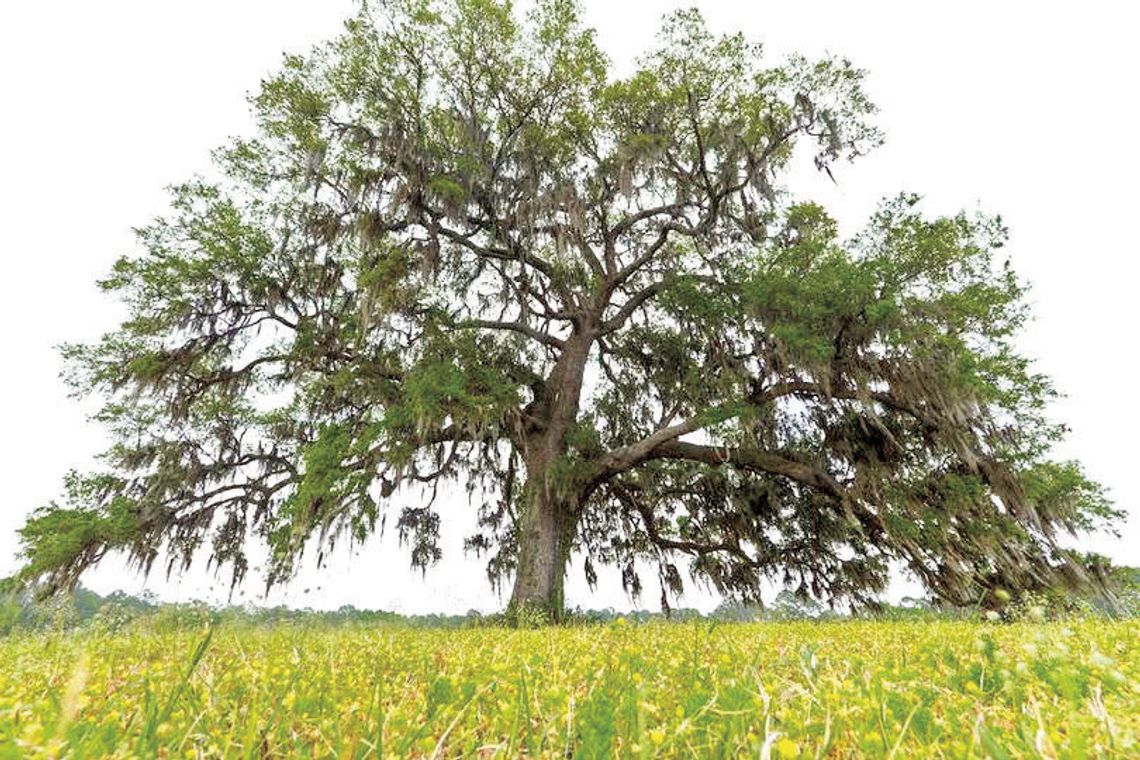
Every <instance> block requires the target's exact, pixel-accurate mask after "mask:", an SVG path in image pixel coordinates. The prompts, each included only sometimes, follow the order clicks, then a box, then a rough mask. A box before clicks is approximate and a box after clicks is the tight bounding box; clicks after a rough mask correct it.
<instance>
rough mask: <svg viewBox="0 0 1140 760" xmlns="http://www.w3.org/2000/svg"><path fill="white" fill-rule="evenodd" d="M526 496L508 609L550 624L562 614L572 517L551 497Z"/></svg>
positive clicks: (572, 511)
mask: <svg viewBox="0 0 1140 760" xmlns="http://www.w3.org/2000/svg"><path fill="white" fill-rule="evenodd" d="M543 490H545V489H543V488H541V487H539V488H537V489H536V491H538V493H535V494H533V495H531V496H530V498H529V499H528V505H527V509H526V511H525V512H524V513H523V515H522V516H521V519H520V521H519V526H518V533H517V535H518V569H517V573H516V575H515V586H514V590H513V591H512V592H511V601H510V607H509V609H511V610H513V611H515V612H519V611H522V610H524V609H535V610H538V611H540V612H542V613H543V614H545V615H546V616H547V617H548V618H549V619H551V620H558V619H559V618H561V617H562V614H563V612H564V610H565V602H566V599H565V594H564V581H565V579H566V565H567V563H568V562H569V560H570V550H571V547H572V545H573V542H574V528H575V527H576V526H575V514H574V510H573V508H572V506H571V505H569V504H566V503H564V502H562V501H561V500H560V499H557V498H555V497H554V496H553V495H552V494H549V493H545V494H544V493H541V491H543Z"/></svg>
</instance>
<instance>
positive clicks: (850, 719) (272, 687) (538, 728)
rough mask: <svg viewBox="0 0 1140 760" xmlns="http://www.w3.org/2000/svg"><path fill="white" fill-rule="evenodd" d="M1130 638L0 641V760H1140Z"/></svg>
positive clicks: (1133, 630)
mask: <svg viewBox="0 0 1140 760" xmlns="http://www.w3.org/2000/svg"><path fill="white" fill-rule="evenodd" d="M1138 652H1140V624H1138V623H1136V622H1135V621H1131V622H1108V621H1104V620H1088V621H1068V622H1046V623H1014V624H985V623H976V622H961V621H959V622H953V621H947V622H929V621H926V622H907V621H901V622H899V621H896V622H875V621H842V622H818V621H817V622H775V623H773V622H768V623H751V624H715V623H710V622H708V621H691V622H687V623H673V624H667V623H651V624H646V625H638V624H632V623H627V622H626V621H625V620H624V619H619V620H617V621H615V622H614V623H611V624H608V625H583V626H577V627H563V628H547V629H538V630H509V629H503V628H497V627H475V628H468V629H463V630H440V629H413V628H407V627H399V626H391V625H385V624H376V623H372V624H349V625H341V626H333V625H329V624H304V623H290V622H285V623H279V624H276V625H273V626H266V625H241V624H234V623H229V624H222V625H220V626H215V627H209V626H205V627H197V626H187V625H185V621H177V620H174V619H163V618H161V617H157V618H150V619H141V620H136V621H132V622H131V623H129V624H128V625H126V626H124V627H122V628H120V629H119V630H114V626H107V627H105V628H103V629H100V627H99V626H89V627H87V628H85V629H83V630H79V631H71V632H58V633H51V632H43V631H41V632H37V633H34V634H31V633H28V634H14V635H12V636H9V637H8V638H6V639H0V758H23V757H36V756H54V755H61V754H62V755H67V756H73V757H102V756H113V757H138V756H160V757H163V756H165V757H187V758H191V757H241V758H262V757H284V756H289V757H293V756H299V757H337V758H363V757H385V758H386V757H458V756H464V757H492V756H499V757H519V756H534V757H539V756H542V757H555V756H560V757H571V756H572V757H583V758H596V757H610V756H619V757H652V756H686V757H693V756H699V757H737V756H752V757H762V758H788V757H853V756H870V757H898V758H902V757H916V756H936V757H937V756H946V757H971V756H972V757H994V758H1004V757H1047V758H1048V757H1082V756H1109V757H1135V756H1137V754H1138V753H1140V744H1138V739H1140V690H1138V686H1137V683H1138V679H1140V657H1138Z"/></svg>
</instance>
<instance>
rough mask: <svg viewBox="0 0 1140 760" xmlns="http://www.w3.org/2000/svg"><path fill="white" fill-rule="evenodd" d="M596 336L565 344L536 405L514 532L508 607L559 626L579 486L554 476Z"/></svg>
mask: <svg viewBox="0 0 1140 760" xmlns="http://www.w3.org/2000/svg"><path fill="white" fill-rule="evenodd" d="M594 336H595V333H594V332H593V331H592V330H586V331H583V332H577V333H575V334H574V335H573V336H572V337H571V338H569V339H567V341H566V344H565V348H564V350H563V351H562V355H561V356H560V357H559V359H558V362H557V364H556V365H555V366H554V369H553V370H552V371H551V373H550V376H549V377H548V378H547V380H546V384H545V390H544V392H543V395H542V397H541V398H539V399H536V403H535V407H534V410H533V414H534V415H535V416H536V417H537V418H538V419H539V420H540V421H541V424H540V425H539V426H538V429H537V430H536V431H535V432H534V434H533V435H531V436H530V437H529V438H527V440H526V441H525V443H524V445H523V458H524V460H525V462H526V478H527V482H526V492H525V498H524V504H525V505H526V507H525V509H524V511H523V514H522V515H520V516H519V521H518V525H517V526H516V529H517V534H516V535H517V538H518V568H517V573H516V575H515V588H514V591H513V592H511V601H510V606H509V607H508V609H509V610H510V611H512V612H513V613H514V614H516V615H517V614H518V613H520V612H523V611H525V610H526V609H528V608H529V609H535V610H537V611H539V612H541V613H542V614H543V615H544V616H545V617H546V618H548V619H549V620H558V619H559V618H561V617H562V614H563V612H564V608H565V598H564V595H563V582H564V580H565V577H566V565H567V563H568V562H569V561H570V550H571V548H572V547H573V544H574V536H575V530H576V528H577V519H578V500H577V492H576V486H577V485H580V484H573V483H568V482H558V478H557V476H555V475H554V473H552V471H551V470H552V467H554V465H555V464H556V462H557V461H558V460H559V458H560V457H562V456H563V455H564V454H565V453H566V441H565V434H566V431H567V430H568V429H569V427H570V425H571V424H573V422H574V420H575V418H576V417H577V414H578V401H579V399H580V397H581V394H582V378H583V375H584V373H585V368H586V361H587V359H588V357H589V355H590V346H591V344H592V343H593V340H594Z"/></svg>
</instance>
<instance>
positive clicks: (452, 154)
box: [22, 0, 1116, 614]
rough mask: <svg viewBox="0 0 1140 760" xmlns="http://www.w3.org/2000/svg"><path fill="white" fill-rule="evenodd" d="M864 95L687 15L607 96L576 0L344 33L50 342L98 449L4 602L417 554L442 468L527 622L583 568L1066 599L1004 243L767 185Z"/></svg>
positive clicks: (959, 220)
mask: <svg viewBox="0 0 1140 760" xmlns="http://www.w3.org/2000/svg"><path fill="white" fill-rule="evenodd" d="M862 79H863V74H862V72H861V71H859V70H857V69H855V68H852V66H851V65H850V64H849V63H848V62H847V61H844V60H838V59H825V60H820V61H809V60H805V59H802V58H792V59H790V60H787V61H785V62H782V63H780V64H773V63H769V62H767V61H766V60H765V59H764V58H763V56H762V51H761V49H760V47H759V46H757V45H754V44H751V43H750V42H748V41H747V40H746V39H745V38H744V37H743V36H740V35H734V36H726V37H719V36H714V35H712V34H711V33H709V32H708V31H707V30H706V28H705V26H704V24H703V22H702V20H701V18H700V16H699V14H697V13H696V12H692V11H690V12H682V13H676V14H674V15H672V16H669V17H668V18H667V19H666V21H665V23H664V26H663V29H662V31H661V33H660V35H659V43H658V46H657V48H656V49H655V50H654V51H652V52H651V53H649V54H647V55H645V56H644V57H642V58H641V59H640V61H639V63H638V65H637V67H636V70H635V71H634V73H632V74H631V75H630V76H628V77H625V78H618V77H615V76H614V75H613V74H612V73H611V72H610V68H609V63H608V62H607V59H606V57H605V56H604V55H603V54H602V52H601V51H600V50H599V49H598V48H597V46H596V44H595V40H594V36H593V34H592V32H591V31H590V30H589V29H586V28H584V27H583V26H582V24H581V22H580V19H579V13H578V9H577V8H576V6H575V5H574V4H573V3H572V2H570V1H569V0H543V1H542V2H538V3H537V4H536V6H535V7H534V9H533V10H532V11H531V12H529V13H528V14H526V16H525V17H524V18H520V17H519V16H518V15H517V14H515V13H514V12H513V11H512V10H511V7H510V5H509V3H507V2H502V1H500V0H450V1H448V2H444V1H443V0H438V1H437V0H400V1H399V2H395V1H393V2H384V3H379V4H377V5H376V7H373V8H368V7H365V8H363V9H362V10H361V12H360V13H359V15H358V16H357V17H356V18H354V19H353V20H352V21H351V22H350V23H348V25H347V28H346V32H345V33H344V34H343V35H342V36H341V37H339V38H338V39H336V40H334V41H332V42H331V43H329V44H327V45H325V46H323V47H320V48H318V49H316V50H314V51H313V52H311V53H310V54H309V55H306V56H304V57H287V58H286V60H285V62H284V65H283V67H282V69H281V71H280V73H279V74H277V75H276V76H275V77H273V78H272V79H270V80H268V81H266V82H264V83H263V85H262V87H261V89H260V91H259V93H258V94H256V95H255V96H254V97H253V98H252V106H253V110H254V113H255V115H256V120H257V124H258V129H257V133H256V136H254V137H253V138H251V139H244V140H238V141H236V142H234V143H233V144H232V145H230V146H228V147H226V148H225V149H223V150H220V151H219V152H218V154H217V166H218V169H219V170H218V172H217V177H216V178H215V179H212V180H210V181H207V180H199V181H194V182H190V183H187V184H184V185H181V186H179V187H177V188H175V189H174V193H173V195H174V197H173V204H172V211H171V213H170V214H169V215H167V216H165V217H164V218H161V219H159V220H157V221H156V222H154V223H153V224H151V225H150V226H148V227H146V228H143V229H141V230H140V231H139V237H140V239H141V242H142V247H143V249H144V250H142V251H141V252H140V253H139V254H137V255H131V256H127V257H125V258H122V259H121V260H120V261H119V262H118V263H117V264H116V265H115V267H114V269H113V271H112V272H111V274H110V276H109V277H108V278H107V279H106V280H105V281H103V283H102V286H103V287H104V288H105V289H106V290H108V291H110V292H112V293H114V294H117V295H118V296H119V297H120V298H121V299H122V300H123V301H124V302H125V304H126V306H127V307H128V309H129V317H128V318H127V320H126V321H125V322H123V323H122V325H121V326H120V327H119V328H118V329H117V330H115V331H114V332H112V333H110V334H108V335H106V336H105V337H104V338H103V340H102V341H101V342H98V343H96V344H94V345H80V346H72V347H68V348H67V349H66V351H65V353H66V356H67V359H68V360H69V367H70V369H71V371H72V375H73V380H74V382H75V384H76V387H77V388H78V389H79V390H80V391H82V392H83V393H94V394H98V395H99V396H100V397H101V398H102V399H103V400H104V404H103V406H102V410H101V412H100V413H99V414H98V419H99V420H100V421H101V422H103V423H105V424H106V425H107V427H108V429H109V430H110V431H111V433H112V434H113V436H114V439H115V443H114V445H113V446H112V447H111V448H110V450H109V451H107V452H106V454H105V456H104V458H103V464H104V467H103V468H102V469H101V471H99V472H95V473H91V474H85V475H79V474H76V475H73V476H71V477H70V478H69V480H68V482H67V501H66V502H65V503H64V504H53V505H51V506H49V507H47V508H45V509H42V510H40V511H39V512H37V513H35V514H34V515H33V517H32V518H31V519H30V520H29V521H28V523H27V525H26V527H25V528H24V529H23V531H22V537H23V541H24V547H25V554H26V559H27V562H26V565H25V569H24V571H23V573H22V577H23V578H24V579H26V580H33V579H35V580H40V581H46V582H47V585H48V587H50V588H57V587H64V586H67V585H71V584H74V583H75V582H76V581H77V579H78V577H79V575H80V573H81V572H82V571H83V570H85V569H86V568H88V567H89V566H91V565H92V564H93V563H95V562H97V561H98V560H99V559H100V558H101V557H103V556H104V555H105V554H106V553H107V552H108V551H125V552H127V553H128V554H129V556H130V557H132V558H133V559H134V560H136V561H137V562H138V563H139V564H140V565H142V566H143V567H145V568H149V567H150V566H151V564H152V563H153V562H154V561H155V559H156V558H158V557H159V556H164V553H165V556H166V557H167V558H168V559H169V562H170V563H171V567H172V568H175V569H176V568H177V567H179V566H183V565H188V564H189V563H190V562H191V559H192V558H193V557H195V556H197V555H199V554H200V553H201V554H206V555H208V556H209V557H210V558H211V561H212V562H213V563H216V564H217V565H218V566H228V567H229V568H231V569H232V572H233V579H234V581H235V582H237V581H239V580H241V578H242V577H243V576H244V575H245V574H246V572H247V569H248V564H249V560H248V559H247V547H248V545H249V542H250V541H251V540H255V539H260V540H262V541H263V542H264V543H265V545H267V547H268V550H269V555H270V558H271V561H270V564H269V567H268V570H267V576H268V577H267V580H268V581H269V582H270V583H273V582H277V581H280V580H283V579H286V578H288V577H289V576H290V575H291V573H292V572H293V570H294V568H295V566H296V562H297V560H298V558H299V557H300V555H301V553H302V551H303V550H304V549H305V548H306V547H308V548H310V550H314V549H315V550H316V551H318V552H320V553H324V552H325V551H327V550H329V549H330V548H331V547H332V546H333V545H334V543H335V542H336V541H337V540H338V538H341V537H347V538H349V539H350V540H351V541H353V542H360V541H364V540H365V539H366V538H367V537H368V536H369V535H370V534H371V533H373V532H374V531H375V530H376V529H377V528H378V527H380V526H382V525H383V524H384V515H385V510H386V509H388V507H389V505H395V506H396V508H398V509H399V510H400V511H399V513H398V520H397V521H396V528H397V530H398V531H399V533H400V535H401V537H402V538H403V539H404V540H405V542H407V543H408V544H409V545H410V548H411V555H412V561H413V563H414V564H415V565H417V566H425V567H426V566H427V565H430V564H432V563H433V562H435V561H436V560H438V559H439V557H440V550H439V548H438V545H437V537H438V527H439V520H440V516H439V514H438V512H437V511H436V508H437V507H438V506H439V505H438V504H437V503H436V499H434V498H432V497H430V496H425V495H424V494H425V493H426V494H429V495H430V494H433V493H435V489H436V488H437V486H439V485H440V484H441V483H444V482H445V481H455V482H458V483H462V484H465V485H466V487H467V490H468V493H469V494H470V500H469V503H470V508H471V509H473V510H477V512H478V526H479V528H478V533H477V534H476V535H472V536H471V537H470V538H469V540H468V548H469V549H470V550H473V551H475V552H478V553H480V554H483V555H484V556H485V557H486V558H487V560H488V570H489V574H490V577H491V579H492V580H493V581H496V582H498V581H501V580H508V579H510V578H512V577H513V583H514V587H513V592H512V595H511V603H512V605H513V606H514V607H516V608H517V607H519V606H522V605H539V606H541V607H543V608H546V609H547V610H548V611H550V612H552V613H554V614H558V612H559V611H560V610H561V608H562V605H563V592H562V589H563V579H564V576H565V574H566V568H567V565H568V560H569V558H570V557H571V555H572V554H573V553H575V552H579V553H581V555H583V556H584V557H585V572H586V574H587V576H588V577H589V578H590V579H591V580H593V579H594V578H595V574H594V573H595V571H594V568H595V566H597V565H599V564H605V565H618V566H620V567H621V568H622V577H623V579H624V582H625V583H626V585H627V587H628V588H629V589H630V590H632V591H638V590H640V587H641V579H640V577H639V575H638V568H639V567H640V568H646V567H654V568H656V572H657V575H658V579H659V582H660V587H661V594H662V598H663V600H665V602H666V603H668V602H667V600H668V599H669V597H670V596H671V595H673V594H674V593H675V592H678V591H679V590H680V589H681V586H682V575H683V572H684V571H685V570H686V567H685V563H684V562H681V564H680V567H678V564H677V563H678V558H681V559H684V558H685V556H686V555H687V557H688V568H687V569H688V571H689V572H691V573H692V575H693V576H694V577H696V578H699V579H702V580H706V581H708V582H710V583H711V584H712V585H713V586H715V587H716V588H717V589H719V590H720V591H721V592H724V593H726V594H731V595H736V596H739V597H744V598H746V599H754V598H755V597H756V595H757V594H758V588H759V583H760V581H761V580H762V579H764V578H770V579H773V580H775V581H777V582H778V583H780V584H783V585H785V586H787V587H790V588H793V589H796V590H797V591H798V592H800V593H802V594H809V595H812V596H816V597H823V598H828V599H831V600H835V599H847V600H849V601H853V602H867V601H870V600H872V599H873V598H874V596H875V594H876V593H877V592H879V591H881V590H882V588H883V587H884V584H885V582H886V580H887V578H888V570H889V568H890V567H891V566H892V565H893V564H902V565H904V566H905V567H906V568H908V569H909V571H910V572H911V573H913V574H914V575H915V576H917V577H918V578H919V579H920V580H921V581H922V582H923V583H924V584H925V585H926V586H927V587H928V589H929V590H930V591H931V592H932V593H933V594H935V595H936V596H938V597H940V598H942V599H946V600H949V601H952V602H958V603H964V602H970V601H973V600H977V599H979V598H981V597H983V596H985V595H986V594H989V593H993V592H994V591H995V590H996V589H999V588H1001V589H1005V590H1006V591H1010V592H1017V591H1020V590H1024V589H1033V588H1039V587H1041V586H1044V585H1054V584H1056V583H1059V582H1064V583H1079V582H1081V581H1082V579H1083V578H1084V577H1085V573H1084V569H1085V568H1083V567H1082V565H1081V564H1080V563H1079V562H1075V561H1074V560H1073V557H1071V556H1070V555H1069V554H1068V553H1067V552H1066V551H1064V550H1063V549H1062V548H1061V546H1060V545H1059V544H1058V540H1059V536H1061V535H1063V534H1065V533H1073V532H1080V531H1083V530H1087V529H1091V528H1093V527H1096V526H1097V524H1099V523H1101V522H1103V521H1109V520H1111V519H1112V518H1113V517H1114V516H1115V515H1116V513H1115V512H1114V511H1113V510H1112V509H1111V508H1110V507H1109V505H1108V504H1107V502H1106V501H1105V499H1104V498H1103V496H1102V494H1101V491H1100V489H1099V488H1098V487H1097V486H1096V485H1095V484H1093V483H1091V482H1089V481H1088V480H1087V479H1086V478H1085V477H1084V476H1083V475H1082V474H1081V471H1080V469H1079V467H1078V466H1076V465H1075V464H1058V463H1052V462H1050V461H1048V460H1047V459H1046V458H1045V457H1046V455H1047V450H1048V449H1049V447H1050V445H1051V443H1052V442H1053V441H1054V440H1055V439H1056V438H1057V437H1058V435H1059V434H1060V432H1061V428H1060V427H1059V426H1055V425H1053V424H1051V423H1050V422H1049V421H1048V420H1047V419H1046V418H1045V416H1044V411H1045V405H1046V403H1047V401H1048V399H1049V398H1050V396H1051V395H1052V390H1051V388H1050V385H1049V383H1048V381H1047V379H1045V378H1043V377H1041V376H1040V375H1038V374H1035V373H1034V372H1033V371H1032V369H1031V367H1030V365H1029V363H1028V362H1027V361H1026V359H1024V358H1022V357H1021V356H1019V355H1018V354H1017V353H1016V352H1015V350H1014V347H1013V344H1012V337H1013V336H1014V333H1015V331H1016V329H1017V328H1018V327H1019V325H1020V324H1021V323H1022V321H1023V320H1024V318H1025V303H1024V299H1023V295H1024V289H1023V286H1022V284H1021V283H1020V282H1019V281H1018V279H1017V278H1016V277H1015V276H1014V274H1013V273H1012V272H1011V271H1010V270H1009V269H1008V267H1003V266H1001V265H1000V263H999V262H997V261H995V251H996V250H997V249H998V248H1000V247H1001V245H1002V243H1003V241H1004V239H1005V230H1004V229H1003V227H1002V225H1001V223H1000V220H998V219H996V218H989V217H985V216H976V215H966V214H962V215H958V216H953V217H944V218H926V217H924V216H923V215H921V213H920V212H919V210H918V206H917V199H916V198H913V197H907V196H901V197H898V198H895V199H893V200H889V201H886V202H884V203H883V204H882V205H881V207H880V209H879V211H878V213H876V214H875V215H874V217H873V218H872V219H871V220H870V221H869V223H868V224H867V226H866V228H865V230H864V231H863V232H862V233H860V234H858V235H857V236H856V237H854V239H851V240H847V241H844V240H841V239H840V238H839V236H838V233H837V227H836V223H835V222H834V221H833V220H832V219H831V218H830V217H829V216H828V215H827V213H826V212H825V210H824V209H823V208H821V207H820V206H818V205H816V204H814V203H811V202H805V201H803V200H798V199H796V198H795V197H794V196H793V195H791V194H790V193H789V192H788V190H787V189H786V188H785V186H784V184H783V183H782V181H781V177H782V176H783V175H784V174H786V170H787V168H788V167H789V163H790V162H791V161H792V159H793V156H794V155H796V154H797V152H798V151H808V152H810V155H811V156H813V157H814V161H815V165H816V166H817V167H818V168H819V169H820V170H821V171H825V172H827V173H828V174H831V168H830V167H831V166H832V165H833V163H834V162H838V161H845V160H849V159H852V158H855V157H857V156H859V155H861V154H863V153H864V152H866V151H867V150H869V149H871V148H873V147H874V146H875V145H876V144H877V143H878V142H879V140H880V136H879V133H878V132H877V130H876V129H875V128H874V126H873V125H872V124H871V123H870V121H869V118H870V117H871V116H872V114H873V111H874V108H873V106H872V104H871V103H870V102H868V100H867V98H866V96H865V95H864V92H863V90H862ZM949 148H952V146H937V145H932V146H931V150H944V149H949ZM449 506H453V505H449Z"/></svg>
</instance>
